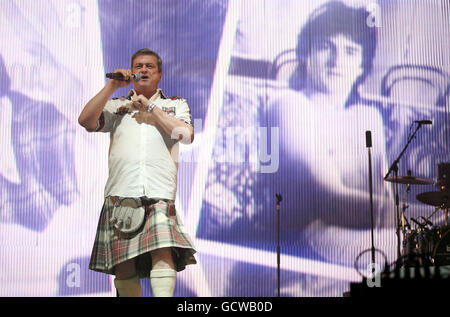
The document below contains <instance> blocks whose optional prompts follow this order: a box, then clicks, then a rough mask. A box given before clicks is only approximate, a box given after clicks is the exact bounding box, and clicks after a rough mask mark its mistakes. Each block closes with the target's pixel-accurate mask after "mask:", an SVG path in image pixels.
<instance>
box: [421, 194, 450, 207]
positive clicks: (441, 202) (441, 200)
mask: <svg viewBox="0 0 450 317" xmlns="http://www.w3.org/2000/svg"><path fill="white" fill-rule="evenodd" d="M416 198H417V200H418V201H420V202H422V203H424V204H427V205H431V206H436V207H439V206H443V207H448V206H450V191H440V192H425V193H421V194H418V195H417V196H416Z"/></svg>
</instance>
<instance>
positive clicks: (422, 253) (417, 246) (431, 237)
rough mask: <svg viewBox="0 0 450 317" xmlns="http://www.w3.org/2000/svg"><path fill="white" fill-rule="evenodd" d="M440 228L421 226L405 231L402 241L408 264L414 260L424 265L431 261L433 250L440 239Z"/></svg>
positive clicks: (413, 262)
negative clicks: (404, 237)
mask: <svg viewBox="0 0 450 317" xmlns="http://www.w3.org/2000/svg"><path fill="white" fill-rule="evenodd" d="M440 236H441V228H440V227H433V228H421V229H417V230H411V231H409V232H407V234H406V239H405V241H404V245H403V247H404V256H405V257H406V259H407V263H408V264H409V265H412V264H415V263H416V262H418V263H420V264H422V265H425V264H429V263H431V262H432V259H433V251H434V250H435V247H436V244H437V242H438V241H439V240H440Z"/></svg>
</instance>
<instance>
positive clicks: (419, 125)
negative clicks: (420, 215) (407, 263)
mask: <svg viewBox="0 0 450 317" xmlns="http://www.w3.org/2000/svg"><path fill="white" fill-rule="evenodd" d="M421 127H422V123H419V124H418V125H417V128H416V130H414V132H413V133H412V135H411V136H410V137H409V138H408V142H407V143H406V145H405V147H404V148H403V150H402V151H401V152H400V154H399V156H398V157H397V158H396V159H395V161H394V162H393V163H392V165H391V166H390V167H389V170H388V172H387V174H386V176H384V179H386V178H388V176H389V174H391V172H392V171H393V172H394V177H395V181H394V195H395V215H396V222H395V224H396V227H397V228H396V234H397V257H398V260H400V259H401V252H400V244H401V243H400V210H399V198H398V163H399V162H400V159H401V158H402V156H403V154H405V151H406V149H407V148H408V146H409V144H410V143H411V141H412V140H413V139H414V138H415V136H416V133H417V131H418V130H419V129H420V128H421Z"/></svg>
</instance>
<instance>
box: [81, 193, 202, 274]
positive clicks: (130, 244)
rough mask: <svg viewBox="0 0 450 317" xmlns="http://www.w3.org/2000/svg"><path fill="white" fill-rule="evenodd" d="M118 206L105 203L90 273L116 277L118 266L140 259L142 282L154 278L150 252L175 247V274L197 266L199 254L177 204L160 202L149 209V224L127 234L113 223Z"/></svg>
mask: <svg viewBox="0 0 450 317" xmlns="http://www.w3.org/2000/svg"><path fill="white" fill-rule="evenodd" d="M113 208H114V204H113V202H112V200H111V198H110V197H107V198H106V199H105V203H104V204H103V208H102V211H101V214H100V219H99V223H98V227H97V234H96V237H95V241H94V247H93V250H92V255H91V260H90V263H89V269H91V270H94V271H97V272H102V273H107V274H114V267H115V265H117V264H119V263H122V262H124V261H126V260H129V259H132V258H135V257H136V271H137V274H138V276H139V278H145V277H147V278H148V277H150V270H151V268H152V259H151V256H150V253H149V252H150V251H152V250H156V249H159V248H166V247H171V250H172V257H173V260H174V264H175V270H176V271H177V272H180V271H182V270H184V269H185V267H186V265H188V264H196V263H197V261H196V260H195V258H194V254H195V253H196V250H195V248H194V245H193V243H192V241H191V239H190V237H189V235H188V234H187V232H186V231H185V228H184V226H183V224H182V223H181V221H180V219H179V217H178V214H177V213H176V210H175V204H174V203H173V202H169V203H168V202H165V201H163V200H160V201H159V202H158V203H156V204H153V205H150V206H146V207H145V220H144V223H143V225H142V226H141V228H140V229H139V230H137V231H136V232H133V233H129V234H125V233H122V232H120V231H119V230H117V229H116V228H115V227H114V226H113V225H112V224H110V222H109V220H110V218H111V215H112V211H113Z"/></svg>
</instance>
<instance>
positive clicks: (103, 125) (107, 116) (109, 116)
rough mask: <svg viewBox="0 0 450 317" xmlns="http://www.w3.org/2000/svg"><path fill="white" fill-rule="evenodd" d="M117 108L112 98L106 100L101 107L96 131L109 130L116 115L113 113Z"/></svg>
mask: <svg viewBox="0 0 450 317" xmlns="http://www.w3.org/2000/svg"><path fill="white" fill-rule="evenodd" d="M116 108H117V104H116V102H114V100H108V102H107V103H106V105H105V108H104V109H103V112H102V114H101V115H100V118H99V119H98V123H97V129H96V130H95V131H96V132H111V131H112V129H113V127H114V123H115V121H116V119H117V115H116V114H115V112H116Z"/></svg>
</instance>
